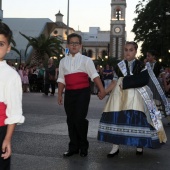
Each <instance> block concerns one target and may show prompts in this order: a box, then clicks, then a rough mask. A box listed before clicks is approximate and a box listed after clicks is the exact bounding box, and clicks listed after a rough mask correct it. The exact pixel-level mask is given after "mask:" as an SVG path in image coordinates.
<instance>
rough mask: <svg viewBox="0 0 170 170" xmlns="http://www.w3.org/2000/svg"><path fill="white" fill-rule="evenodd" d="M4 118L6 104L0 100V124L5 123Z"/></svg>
mask: <svg viewBox="0 0 170 170" xmlns="http://www.w3.org/2000/svg"><path fill="white" fill-rule="evenodd" d="M6 118H7V116H6V105H5V104H4V103H3V102H0V126H4V125H5V119H6Z"/></svg>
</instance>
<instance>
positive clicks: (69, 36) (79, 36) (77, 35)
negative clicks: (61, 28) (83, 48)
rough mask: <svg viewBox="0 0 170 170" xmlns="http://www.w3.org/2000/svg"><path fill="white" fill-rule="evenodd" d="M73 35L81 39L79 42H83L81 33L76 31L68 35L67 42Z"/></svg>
mask: <svg viewBox="0 0 170 170" xmlns="http://www.w3.org/2000/svg"><path fill="white" fill-rule="evenodd" d="M73 37H77V38H78V39H79V43H80V44H82V37H81V35H79V34H76V33H72V34H69V35H68V37H67V44H69V43H70V39H71V38H73Z"/></svg>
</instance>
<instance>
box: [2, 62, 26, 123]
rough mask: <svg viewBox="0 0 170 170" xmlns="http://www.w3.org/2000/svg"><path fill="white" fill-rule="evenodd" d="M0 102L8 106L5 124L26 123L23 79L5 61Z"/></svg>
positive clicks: (3, 63)
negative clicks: (23, 109)
mask: <svg viewBox="0 0 170 170" xmlns="http://www.w3.org/2000/svg"><path fill="white" fill-rule="evenodd" d="M0 102H3V103H4V104H5V105H6V106H7V108H6V115H7V118H6V119H5V124H14V123H19V124H20V123H23V122H24V120H25V117H24V116H23V111H22V84H21V78H20V76H19V74H18V73H17V72H16V71H15V70H14V69H13V68H11V67H10V66H9V65H8V64H7V63H6V61H5V60H4V61H0Z"/></svg>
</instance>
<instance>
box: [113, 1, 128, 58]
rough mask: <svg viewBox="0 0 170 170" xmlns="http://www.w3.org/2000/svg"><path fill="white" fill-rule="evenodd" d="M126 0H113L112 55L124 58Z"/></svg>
mask: <svg viewBox="0 0 170 170" xmlns="http://www.w3.org/2000/svg"><path fill="white" fill-rule="evenodd" d="M125 12H126V0H112V1H111V24H110V57H115V58H117V59H119V60H120V59H122V58H123V51H124V50H123V48H124V44H125V39H126V38H125V36H126V32H125Z"/></svg>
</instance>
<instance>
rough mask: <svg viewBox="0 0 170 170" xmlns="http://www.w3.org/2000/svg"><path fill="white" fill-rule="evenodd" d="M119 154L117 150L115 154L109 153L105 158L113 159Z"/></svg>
mask: <svg viewBox="0 0 170 170" xmlns="http://www.w3.org/2000/svg"><path fill="white" fill-rule="evenodd" d="M118 154H119V149H118V150H117V151H116V152H115V153H109V154H107V157H108V158H113V157H114V156H115V155H118Z"/></svg>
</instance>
